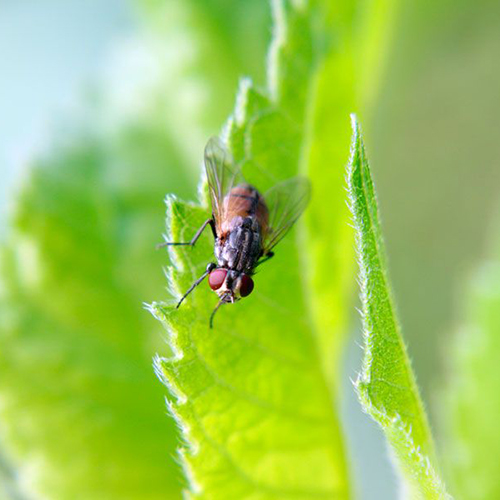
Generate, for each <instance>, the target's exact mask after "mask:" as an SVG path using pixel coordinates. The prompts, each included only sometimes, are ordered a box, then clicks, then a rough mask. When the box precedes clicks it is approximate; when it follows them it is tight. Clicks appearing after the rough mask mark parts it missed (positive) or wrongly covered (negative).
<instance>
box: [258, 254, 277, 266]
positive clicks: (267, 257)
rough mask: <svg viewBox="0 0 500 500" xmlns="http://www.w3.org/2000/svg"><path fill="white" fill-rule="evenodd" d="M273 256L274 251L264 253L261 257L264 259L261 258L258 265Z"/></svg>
mask: <svg viewBox="0 0 500 500" xmlns="http://www.w3.org/2000/svg"><path fill="white" fill-rule="evenodd" d="M273 257H274V252H267V253H266V254H265V255H263V256H262V257H261V259H262V260H259V262H257V266H260V265H261V264H264V262H267V261H268V260H269V259H271V258H273ZM257 266H255V267H257Z"/></svg>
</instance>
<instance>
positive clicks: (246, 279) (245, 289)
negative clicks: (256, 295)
mask: <svg viewBox="0 0 500 500" xmlns="http://www.w3.org/2000/svg"><path fill="white" fill-rule="evenodd" d="M252 290H253V279H252V278H250V276H247V275H246V274H242V275H241V284H240V295H241V296H242V297H246V296H247V295H250V294H251V293H252Z"/></svg>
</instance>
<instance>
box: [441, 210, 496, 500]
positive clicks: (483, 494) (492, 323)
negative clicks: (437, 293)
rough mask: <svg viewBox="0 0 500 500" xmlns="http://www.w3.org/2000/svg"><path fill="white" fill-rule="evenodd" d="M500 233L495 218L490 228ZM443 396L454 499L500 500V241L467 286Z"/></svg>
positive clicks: (444, 422) (444, 420) (447, 455)
mask: <svg viewBox="0 0 500 500" xmlns="http://www.w3.org/2000/svg"><path fill="white" fill-rule="evenodd" d="M493 228H494V230H495V232H498V218H497V219H496V225H495V226H493ZM464 299H465V300H462V301H461V305H463V308H461V309H460V310H463V311H465V313H463V315H462V317H463V320H464V321H463V325H462V326H461V328H460V330H459V332H458V335H457V337H456V339H455V342H454V345H453V349H452V351H451V356H450V357H451V371H450V378H449V383H448V387H447V393H446V394H445V395H444V404H443V407H442V411H443V414H444V417H445V418H444V419H443V424H444V426H443V430H444V434H445V435H446V437H447V440H446V453H444V454H443V457H444V458H445V459H446V463H447V465H448V469H449V471H450V478H451V482H452V483H453V486H454V488H455V490H456V496H457V498H464V499H467V500H487V499H490V498H500V482H499V480H498V461H499V460H500V428H499V426H498V415H499V413H500V368H499V365H498V353H499V352H500V241H498V242H497V245H496V246H495V248H494V249H493V252H492V253H491V258H490V259H489V260H488V261H486V262H485V263H484V264H483V265H482V266H481V267H480V268H479V269H478V270H477V272H476V273H475V275H474V277H473V279H472V280H471V283H470V286H469V289H468V293H467V294H466V297H464Z"/></svg>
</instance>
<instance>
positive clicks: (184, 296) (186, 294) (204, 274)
mask: <svg viewBox="0 0 500 500" xmlns="http://www.w3.org/2000/svg"><path fill="white" fill-rule="evenodd" d="M216 267H217V266H216V265H215V264H214V263H213V262H210V264H208V266H207V269H206V271H205V272H204V273H203V274H202V275H201V276H200V277H199V278H198V279H197V280H196V281H195V282H194V283H193V284H192V285H191V286H190V287H189V290H188V291H187V292H186V293H185V294H184V295H183V296H182V297H181V300H179V302H178V303H177V306H176V307H175V308H176V309H179V306H180V305H181V304H182V301H183V300H184V299H185V298H186V297H187V296H188V295H189V294H190V293H191V292H192V291H193V290H194V289H195V288H196V287H197V286H198V285H199V284H200V283H201V282H202V281H203V280H204V279H205V278H206V277H207V276H208V275H209V274H210V273H211V272H212V271H213V270H214V269H215V268H216Z"/></svg>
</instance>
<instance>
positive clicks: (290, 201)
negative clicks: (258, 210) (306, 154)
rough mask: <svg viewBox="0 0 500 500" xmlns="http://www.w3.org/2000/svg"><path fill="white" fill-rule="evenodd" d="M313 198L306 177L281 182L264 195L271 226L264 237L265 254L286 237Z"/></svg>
mask: <svg viewBox="0 0 500 500" xmlns="http://www.w3.org/2000/svg"><path fill="white" fill-rule="evenodd" d="M310 198H311V183H310V182H309V179H307V178H305V177H293V178H291V179H287V180H286V181H283V182H280V183H279V184H276V186H273V187H272V188H271V189H269V190H268V191H267V192H266V193H265V194H264V199H265V201H266V204H267V207H268V209H269V226H268V229H267V232H266V235H265V237H264V253H267V252H269V251H270V250H271V249H272V248H273V247H274V246H276V244H277V243H279V241H280V240H281V239H282V238H283V237H284V236H285V234H286V233H287V232H288V231H289V229H290V228H291V227H292V226H293V224H294V223H295V222H296V221H297V219H298V218H299V217H300V216H301V214H302V212H303V211H304V210H305V208H306V207H307V204H308V203H309V199H310Z"/></svg>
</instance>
